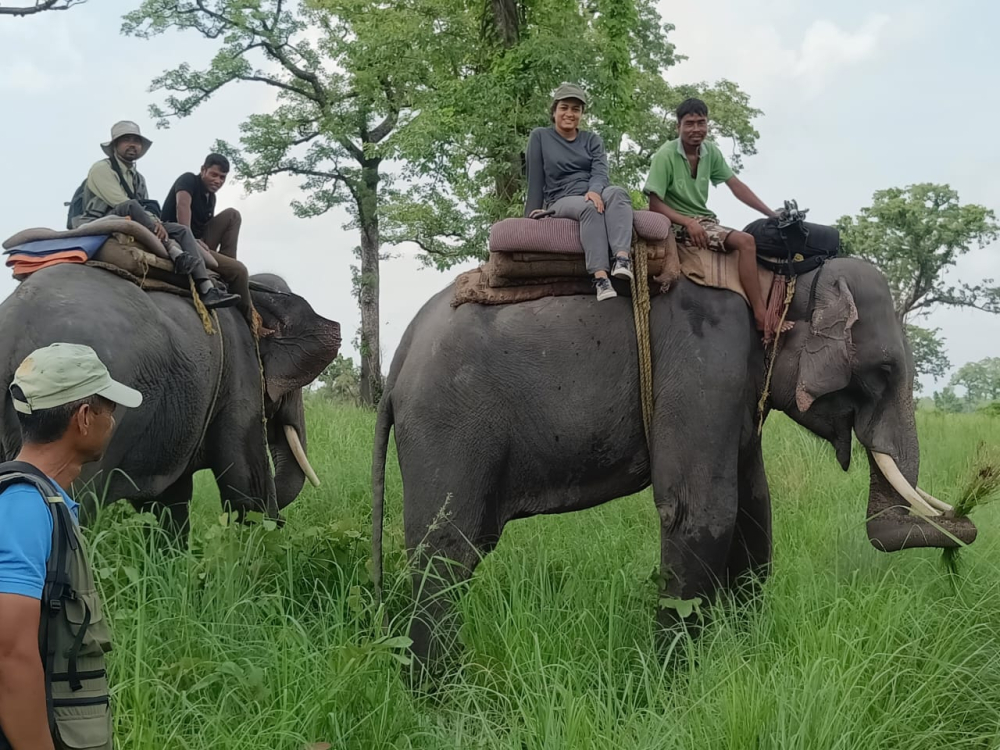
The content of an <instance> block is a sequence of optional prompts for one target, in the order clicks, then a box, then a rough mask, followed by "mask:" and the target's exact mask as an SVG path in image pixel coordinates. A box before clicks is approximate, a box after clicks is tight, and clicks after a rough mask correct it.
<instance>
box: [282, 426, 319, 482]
mask: <svg viewBox="0 0 1000 750" xmlns="http://www.w3.org/2000/svg"><path fill="white" fill-rule="evenodd" d="M285 438H286V439H287V440H288V447H289V448H291V449H292V455H293V456H295V462H296V463H297V464H298V465H299V468H300V469H302V473H303V474H305V475H306V478H307V479H308V480H309V484H311V485H312V486H313V487H319V477H318V476H316V472H315V471H313V467H312V466H311V465H310V464H309V459H308V458H306V452H305V450H303V449H302V442H301V441H300V440H299V433H297V432H296V431H295V428H294V427H292V426H291V425H290V424H286V425H285Z"/></svg>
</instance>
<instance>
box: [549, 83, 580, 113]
mask: <svg viewBox="0 0 1000 750" xmlns="http://www.w3.org/2000/svg"><path fill="white" fill-rule="evenodd" d="M563 99H579V100H580V101H581V102H583V106H585V107H586V106H587V92H586V91H584V90H583V89H582V88H580V87H579V86H577V85H576V84H575V83H562V84H560V85H559V88H557V89H556V90H555V93H554V94H552V103H553V104H555V103H556V102H561V101H562V100H563Z"/></svg>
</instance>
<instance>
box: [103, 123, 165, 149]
mask: <svg viewBox="0 0 1000 750" xmlns="http://www.w3.org/2000/svg"><path fill="white" fill-rule="evenodd" d="M123 135H137V136H139V139H140V140H141V141H142V153H141V154H139V156H145V155H146V152H147V151H149V147H150V146H152V145H153V142H152V141H151V140H149V138H146V136H144V135H143V134H142V133H140V132H139V126H138V125H136V124H135V123H134V122H132V121H131V120H121V121H119V122H116V123H115V124H114V125H113V126H112V128H111V140H110V141H105V142H104V143H102V144H101V151H103V152H104V153H105V154H107V155H108V156H114V143H115V141H116V140H118V139H119V138H121V137H122V136H123Z"/></svg>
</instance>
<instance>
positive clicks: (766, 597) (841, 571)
mask: <svg viewBox="0 0 1000 750" xmlns="http://www.w3.org/2000/svg"><path fill="white" fill-rule="evenodd" d="M374 419H375V416H374V414H372V412H370V411H368V410H362V409H356V408H348V407H344V406H341V405H337V404H333V403H330V402H328V401H322V400H319V399H316V400H314V401H312V402H311V403H310V404H309V406H308V407H307V420H308V425H309V446H310V458H311V460H312V462H313V465H314V466H315V468H316V470H317V472H318V473H319V474H320V476H321V477H322V479H323V485H322V487H320V488H314V487H311V486H307V487H306V488H305V489H304V490H303V492H302V495H301V496H300V497H299V498H298V499H297V500H296V501H295V502H294V503H293V504H292V505H291V506H289V508H288V509H287V510H286V511H285V513H286V516H287V520H288V522H287V524H286V525H285V526H284V527H283V528H282V529H280V530H268V529H267V528H265V527H264V526H263V523H260V524H258V525H255V526H253V527H250V528H243V527H240V526H236V525H233V524H232V523H230V522H229V519H224V518H220V515H219V514H220V510H219V499H218V493H217V492H216V490H215V488H214V485H213V484H212V482H211V477H210V476H208V474H207V472H206V473H201V474H199V475H197V476H196V482H195V486H196V497H195V501H194V513H193V518H192V537H193V539H194V546H193V549H191V550H190V551H185V552H182V553H172V554H163V553H160V552H158V551H157V549H156V546H157V545H156V542H158V541H159V540H158V539H157V538H156V534H155V532H153V533H150V532H151V530H150V528H149V525H148V524H149V521H150V517H149V516H145V515H144V516H139V515H135V514H133V513H132V511H131V510H130V509H127V507H122V506H121V505H116V506H113V507H112V508H109V509H107V510H106V511H105V512H104V513H103V514H102V516H101V517H100V518H99V519H98V520H97V523H96V524H95V525H93V526H91V527H89V528H87V529H86V534H87V537H88V540H89V541H90V542H91V545H90V549H91V551H92V553H93V554H94V556H95V559H96V567H97V568H98V569H99V570H100V572H101V577H100V578H99V581H98V585H99V586H100V588H101V590H102V593H103V594H104V597H105V608H104V609H105V617H107V618H108V619H109V621H110V623H111V626H112V633H113V639H114V650H113V651H112V652H111V653H110V654H109V668H110V679H111V685H112V691H113V693H112V695H113V700H114V708H115V710H114V721H115V731H116V735H117V743H118V745H119V746H120V747H122V748H165V749H170V750H173V749H174V748H184V749H185V750H216V749H217V748H230V747H233V748H241V750H242V749H245V750H273V749H280V750H284V749H285V748H288V749H289V750H300V749H301V748H303V747H306V746H310V745H311V746H314V747H316V748H319V747H324V746H325V745H329V746H331V747H333V748H338V749H339V748H345V749H346V750H367V749H368V748H386V749H387V750H388V749H391V748H397V749H398V750H404V749H406V750H470V749H471V750H524V749H525V748H530V749H532V750H534V749H541V748H586V749H590V748H595V749H596V748H608V747H612V748H615V747H621V748H629V749H630V750H631V749H632V748H635V750H682V749H683V750H687V749H688V748H716V747H720V748H810V749H811V748H837V750H870V749H871V748H896V747H905V748H908V750H909V749H910V748H912V749H913V750H937V749H939V748H949V749H951V748H955V749H957V750H981V749H983V748H990V747H992V746H993V745H994V744H995V743H994V741H993V740H992V739H990V738H993V737H995V736H996V728H997V726H1000V708H998V707H1000V660H998V659H997V655H998V654H1000V563H998V561H1000V539H998V537H997V535H996V534H995V533H992V530H993V529H995V528H996V524H997V522H998V521H1000V505H998V504H996V503H993V504H988V505H986V506H983V507H980V508H979V509H978V510H976V511H975V521H976V523H977V524H978V525H979V527H980V529H981V533H980V535H979V539H978V540H977V541H976V542H975V543H974V544H973V545H972V546H971V547H970V548H969V549H967V550H964V551H963V552H962V556H963V566H962V568H961V571H962V572H961V574H960V575H959V577H958V579H957V581H956V583H957V591H954V592H953V591H952V590H951V588H950V587H949V586H948V585H947V581H946V579H945V578H944V576H942V575H941V572H940V568H939V566H938V564H937V559H938V558H939V554H938V553H937V552H936V551H934V550H914V551H911V552H904V553H900V554H898V555H897V554H893V555H886V554H884V553H882V552H878V551H877V550H875V549H873V548H872V547H871V545H870V544H869V542H868V540H867V538H866V536H865V530H864V516H863V508H864V503H863V502H859V501H858V500H859V498H863V497H865V496H866V493H867V489H868V484H869V475H868V466H867V464H866V463H865V462H864V460H861V461H859V462H856V463H855V465H854V466H852V468H851V470H850V471H849V472H847V473H843V472H841V470H840V468H839V467H838V466H837V465H836V462H835V460H834V458H833V453H832V450H831V449H830V447H829V445H828V444H826V443H824V442H823V441H821V440H819V439H818V438H816V437H813V436H810V435H809V434H807V433H806V432H805V431H804V430H802V429H801V428H799V427H798V426H796V425H794V424H793V423H791V422H790V420H788V419H786V418H785V417H784V416H783V415H781V414H773V415H772V416H771V418H770V419H769V420H768V422H767V424H766V425H765V428H764V456H765V461H766V463H767V473H768V479H769V482H770V489H771V496H772V502H773V511H774V518H775V523H774V567H773V571H772V577H771V578H770V580H769V581H768V582H767V583H766V584H765V585H764V586H763V587H762V589H761V590H760V592H759V593H758V594H757V595H756V596H755V597H754V598H753V599H752V601H751V603H750V604H745V603H744V604H737V603H735V602H733V601H731V600H729V599H724V600H723V601H722V603H721V605H720V604H716V603H714V602H713V603H708V602H702V603H700V605H699V607H700V610H701V614H702V615H703V616H704V618H705V622H704V628H705V630H704V632H703V633H702V635H701V637H700V638H699V639H698V640H694V641H691V640H688V639H687V638H686V637H683V636H682V637H681V638H679V639H677V640H670V639H666V640H664V639H661V638H659V634H658V632H657V629H656V627H655V624H654V616H655V612H656V605H657V599H656V584H655V583H654V582H653V581H651V580H650V576H649V570H650V567H651V566H652V565H654V562H655V561H657V560H659V516H658V515H657V513H656V510H655V507H654V505H653V503H652V498H651V493H650V492H649V491H648V490H647V491H645V492H643V493H640V494H639V495H637V496H634V497H630V498H622V499H621V500H618V501H615V502H612V503H608V504H606V505H604V506H601V507H598V508H594V509H591V510H587V511H582V512H579V513H570V514H565V515H559V516H546V517H538V518H532V519H525V520H522V521H518V522H517V523H513V524H510V525H509V526H508V527H507V528H506V529H505V530H504V534H503V538H502V539H501V540H500V543H499V546H498V547H497V549H496V550H495V551H494V552H492V553H491V554H490V555H489V557H487V559H486V560H485V562H484V563H483V564H482V565H481V566H480V567H479V568H478V570H477V572H476V576H475V579H474V580H473V582H472V586H471V588H470V591H469V592H468V595H467V596H466V597H465V598H464V599H463V601H462V605H461V610H462V614H463V617H464V620H465V626H464V627H463V629H462V641H463V643H464V644H465V648H466V650H465V653H464V654H463V656H462V658H461V660H460V663H459V664H458V665H456V669H455V670H454V672H453V673H452V675H451V676H450V677H449V678H448V679H447V680H445V682H444V684H443V686H442V688H441V691H440V694H439V695H437V696H435V697H434V698H435V699H434V700H428V699H426V698H424V697H421V696H416V695H414V694H413V693H411V692H409V691H408V690H407V689H406V686H405V683H404V680H403V679H402V674H404V673H405V672H406V669H407V668H406V667H405V666H404V665H402V664H401V663H400V659H403V660H404V661H405V659H406V657H407V654H406V651H405V648H406V645H407V643H408V641H407V639H406V627H407V624H408V620H407V618H408V613H407V611H406V608H405V607H406V603H407V601H408V593H409V584H408V581H407V580H406V579H405V578H404V577H403V572H404V567H403V566H404V565H405V555H404V540H403V535H402V485H401V481H400V477H399V472H398V469H397V465H396V460H395V457H394V455H391V456H390V459H389V468H388V471H387V476H386V481H387V505H386V521H387V525H386V531H387V537H386V541H385V549H386V553H387V556H386V569H387V577H386V584H387V592H388V597H389V600H388V603H389V607H388V611H389V613H390V616H391V619H390V622H389V629H388V632H383V631H382V628H381V624H382V614H383V612H384V610H381V609H379V608H377V607H376V606H375V604H374V601H373V598H372V587H371V581H370V576H369V572H368V560H369V557H370V554H371V549H370V534H371V520H370V514H371V434H372V430H373V425H374ZM917 425H918V429H919V434H920V441H921V446H922V451H921V452H922V454H923V455H922V456H921V458H922V460H921V481H920V484H921V486H924V487H926V488H927V490H928V491H930V492H933V493H934V494H935V495H937V496H938V497H941V498H942V499H944V500H946V501H949V502H952V501H953V500H954V499H955V497H956V495H957V493H958V492H959V491H960V490H961V489H962V487H963V486H964V485H963V484H962V483H963V482H964V480H965V479H966V478H967V476H966V473H965V472H966V469H967V466H968V463H969V458H970V457H972V456H974V455H975V453H976V450H977V446H978V445H979V444H980V443H986V444H993V445H996V444H998V443H1000V422H998V421H997V420H995V419H990V418H988V417H985V416H980V415H973V414H969V415H959V416H951V415H941V414H926V415H925V414H920V415H918V417H917ZM392 446H393V443H392V442H391V441H390V452H391V453H393V454H394V448H393V447H392ZM150 537H152V538H150ZM692 614H693V613H692ZM942 633H944V634H946V637H943V636H942ZM677 656H680V657H681V658H680V659H677V658H675V657H677ZM902 695H905V696H906V700H900V696H902ZM324 743H325V744H324Z"/></svg>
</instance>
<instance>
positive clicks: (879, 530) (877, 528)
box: [867, 509, 978, 552]
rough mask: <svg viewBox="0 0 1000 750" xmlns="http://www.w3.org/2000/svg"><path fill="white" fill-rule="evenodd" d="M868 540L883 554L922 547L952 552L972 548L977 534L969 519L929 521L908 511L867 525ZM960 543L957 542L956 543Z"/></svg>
mask: <svg viewBox="0 0 1000 750" xmlns="http://www.w3.org/2000/svg"><path fill="white" fill-rule="evenodd" d="M867 529H868V540H869V541H870V542H871V543H872V546H873V547H874V548H875V549H877V550H880V551H882V552H898V551H900V550H904V549H916V548H919V547H940V548H942V549H951V548H957V547H962V546H965V545H968V544H972V543H973V542H974V541H975V540H976V535H977V534H978V530H977V529H976V526H975V524H973V523H972V521H971V520H969V519H968V518H946V517H944V516H935V517H934V518H931V519H927V518H923V517H920V516H917V515H914V514H912V513H909V512H907V511H901V512H897V511H896V509H892V510H889V511H885V512H883V513H881V514H879V515H878V516H876V517H875V518H872V519H870V520H869V521H868V524H867ZM956 540H957V541H956Z"/></svg>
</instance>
